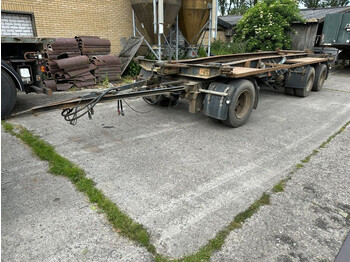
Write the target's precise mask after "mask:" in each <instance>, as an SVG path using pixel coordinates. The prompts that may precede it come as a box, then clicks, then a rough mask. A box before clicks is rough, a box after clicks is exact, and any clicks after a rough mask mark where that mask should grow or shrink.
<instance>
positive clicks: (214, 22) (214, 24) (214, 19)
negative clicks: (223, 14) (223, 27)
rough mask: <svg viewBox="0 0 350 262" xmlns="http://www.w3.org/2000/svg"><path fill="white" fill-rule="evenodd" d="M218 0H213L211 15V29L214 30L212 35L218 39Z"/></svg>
mask: <svg viewBox="0 0 350 262" xmlns="http://www.w3.org/2000/svg"><path fill="white" fill-rule="evenodd" d="M217 7H218V0H212V5H211V8H212V9H211V10H212V17H211V25H212V26H211V27H212V28H211V30H212V36H213V38H214V39H216V33H217V19H218V16H217V14H218V12H217Z"/></svg>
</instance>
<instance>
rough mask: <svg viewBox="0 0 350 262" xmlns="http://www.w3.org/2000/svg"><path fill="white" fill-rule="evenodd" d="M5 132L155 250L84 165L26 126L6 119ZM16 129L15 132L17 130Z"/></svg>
mask: <svg viewBox="0 0 350 262" xmlns="http://www.w3.org/2000/svg"><path fill="white" fill-rule="evenodd" d="M2 126H3V128H4V129H5V131H6V132H8V133H10V134H11V135H13V136H16V137H18V138H19V139H21V140H22V141H23V142H24V143H25V144H27V145H28V146H29V147H31V149H32V150H33V152H34V153H35V154H36V155H37V156H38V157H39V158H40V159H41V160H45V161H47V162H48V163H49V172H50V173H52V174H54V175H60V176H64V177H67V178H68V179H69V180H70V181H71V182H72V183H73V184H74V185H75V186H76V188H77V189H78V190H79V191H80V192H83V193H84V194H85V195H86V196H87V197H88V198H89V200H90V202H91V203H92V204H95V205H96V206H97V207H98V208H99V209H100V210H101V211H102V212H103V213H105V215H106V217H107V219H108V221H109V222H110V223H111V224H112V225H113V227H114V228H115V230H116V231H117V232H118V233H120V234H121V235H123V236H125V237H128V238H129V239H131V240H133V241H135V242H138V243H139V244H141V245H142V246H144V247H145V248H146V249H147V250H148V251H149V252H150V253H152V254H155V253H156V251H155V247H154V246H153V245H152V244H151V243H150V238H149V234H148V232H147V231H146V229H145V228H144V227H143V226H142V225H140V224H138V223H136V222H135V221H133V220H132V219H131V218H130V217H129V216H127V215H126V214H124V213H123V212H122V211H121V210H120V209H119V208H118V207H117V206H116V205H115V204H114V203H113V202H112V201H111V200H109V199H108V198H107V197H106V196H105V195H104V194H103V193H102V191H101V190H99V189H97V188H96V187H95V184H94V182H93V181H92V180H91V179H89V178H87V177H86V174H85V172H84V170H83V169H81V168H80V167H79V166H77V165H75V164H73V163H72V162H70V161H69V160H68V159H66V158H64V157H62V156H60V155H59V154H57V153H56V151H55V149H54V148H53V146H51V145H49V144H48V143H46V142H45V141H43V140H41V139H40V138H39V137H38V136H35V135H33V134H32V133H31V132H30V131H28V130H27V129H25V128H20V127H19V128H16V132H15V131H14V130H15V128H14V126H13V125H12V124H10V123H8V122H4V121H3V122H2ZM17 129H18V132H17Z"/></svg>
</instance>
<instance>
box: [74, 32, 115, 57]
mask: <svg viewBox="0 0 350 262" xmlns="http://www.w3.org/2000/svg"><path fill="white" fill-rule="evenodd" d="M75 39H76V41H77V42H78V45H79V48H80V50H81V54H82V55H88V56H94V55H108V54H109V53H110V52H111V42H110V41H109V40H108V39H103V38H100V37H98V36H76V37H75Z"/></svg>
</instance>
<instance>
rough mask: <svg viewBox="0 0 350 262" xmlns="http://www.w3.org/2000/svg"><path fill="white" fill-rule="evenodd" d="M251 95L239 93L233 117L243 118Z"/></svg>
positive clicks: (248, 107)
mask: <svg viewBox="0 0 350 262" xmlns="http://www.w3.org/2000/svg"><path fill="white" fill-rule="evenodd" d="M250 105H251V95H250V92H249V91H247V90H245V91H243V92H241V93H240V94H239V96H238V98H237V100H236V106H235V115H236V117H237V118H238V119H241V118H244V117H245V116H246V115H247V114H248V112H249V109H250Z"/></svg>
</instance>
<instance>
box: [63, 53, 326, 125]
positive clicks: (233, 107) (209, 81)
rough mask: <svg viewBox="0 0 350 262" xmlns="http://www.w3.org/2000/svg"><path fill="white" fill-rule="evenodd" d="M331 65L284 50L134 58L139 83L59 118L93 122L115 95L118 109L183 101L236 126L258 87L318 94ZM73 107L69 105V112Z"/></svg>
mask: <svg viewBox="0 0 350 262" xmlns="http://www.w3.org/2000/svg"><path fill="white" fill-rule="evenodd" d="M330 60H331V58H329V57H327V56H325V55H315V54H313V53H305V52H302V51H288V50H277V51H274V52H257V53H245V54H233V55H222V56H213V57H206V58H197V59H188V60H178V61H154V60H147V59H145V58H144V57H138V58H137V61H138V62H139V64H140V65H141V67H142V72H141V74H140V80H141V81H139V82H136V83H132V84H128V85H125V86H121V87H113V88H110V89H107V90H105V91H104V92H102V93H101V94H99V95H97V96H95V97H93V98H91V97H89V98H87V99H84V98H83V99H81V100H78V101H76V102H77V104H78V105H76V106H75V107H72V108H66V109H65V110H64V111H63V112H62V115H63V116H64V118H65V120H67V121H69V122H70V123H71V124H76V121H77V119H78V118H80V117H82V116H83V115H85V114H88V116H89V117H90V118H91V117H92V115H93V114H94V110H93V108H94V106H95V105H96V104H97V103H98V102H99V101H101V99H102V98H103V97H105V96H106V97H108V95H110V94H111V93H114V95H113V99H118V100H119V101H118V107H119V105H120V106H121V105H122V103H121V102H122V99H124V98H130V97H144V100H145V101H146V102H147V103H150V104H158V105H174V104H176V103H177V101H178V100H179V99H180V98H184V99H187V100H189V112H191V113H198V112H200V111H201V110H202V109H204V114H205V115H207V116H208V117H210V118H212V119H216V120H220V121H221V122H222V123H223V124H225V125H227V126H230V127H239V126H241V125H243V124H244V123H245V122H246V121H247V120H248V118H249V116H250V114H251V113H252V110H253V109H256V108H257V105H258V98H259V85H267V86H270V87H272V88H275V89H279V88H284V90H285V93H286V94H287V95H295V96H299V97H307V96H308V95H309V94H310V92H311V91H316V92H317V91H320V90H321V88H322V86H323V84H324V82H325V80H326V79H327V77H328V71H329V65H328V62H329V61H330ZM115 92H117V93H116V94H115ZM84 103H85V105H83V104H84ZM71 104H72V103H71V101H68V103H67V107H69V106H71ZM82 105H83V106H82ZM119 109H122V107H121V108H120V107H119Z"/></svg>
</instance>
